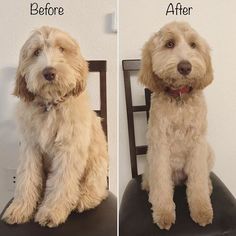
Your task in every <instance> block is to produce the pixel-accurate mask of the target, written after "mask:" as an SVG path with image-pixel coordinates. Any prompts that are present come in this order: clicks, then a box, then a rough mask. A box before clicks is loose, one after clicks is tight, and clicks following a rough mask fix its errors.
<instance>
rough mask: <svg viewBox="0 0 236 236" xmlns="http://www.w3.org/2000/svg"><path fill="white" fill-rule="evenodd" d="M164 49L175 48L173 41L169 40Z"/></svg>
mask: <svg viewBox="0 0 236 236" xmlns="http://www.w3.org/2000/svg"><path fill="white" fill-rule="evenodd" d="M165 47H166V48H174V47H175V42H174V41H173V40H169V41H168V42H167V43H166V44H165Z"/></svg>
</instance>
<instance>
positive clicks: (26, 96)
mask: <svg viewBox="0 0 236 236" xmlns="http://www.w3.org/2000/svg"><path fill="white" fill-rule="evenodd" d="M13 95H15V96H17V97H19V98H20V99H22V100H24V101H25V102H30V101H33V100H34V97H35V96H34V94H33V93H31V92H30V91H29V90H28V89H27V86H26V81H25V77H24V76H22V75H21V74H20V72H19V69H18V71H17V73H16V83H15V88H14V91H13Z"/></svg>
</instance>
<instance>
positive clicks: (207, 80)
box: [199, 47, 213, 89]
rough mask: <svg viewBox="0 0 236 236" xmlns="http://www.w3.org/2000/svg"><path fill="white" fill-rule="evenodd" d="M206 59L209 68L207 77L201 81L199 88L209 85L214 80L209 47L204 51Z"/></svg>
mask: <svg viewBox="0 0 236 236" xmlns="http://www.w3.org/2000/svg"><path fill="white" fill-rule="evenodd" d="M203 55H204V59H205V62H206V66H207V70H206V74H205V77H204V78H202V79H201V81H200V82H199V89H203V88H205V87H207V86H208V85H209V84H210V83H211V82H212V81H213V68H212V63H211V56H210V49H209V47H207V50H206V51H205V52H203Z"/></svg>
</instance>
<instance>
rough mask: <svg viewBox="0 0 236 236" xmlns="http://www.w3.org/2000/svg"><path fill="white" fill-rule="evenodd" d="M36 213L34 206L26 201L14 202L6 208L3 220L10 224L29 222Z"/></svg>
mask: <svg viewBox="0 0 236 236" xmlns="http://www.w3.org/2000/svg"><path fill="white" fill-rule="evenodd" d="M33 213H34V207H32V206H31V205H30V204H29V205H27V203H26V202H16V201H14V200H13V202H12V203H11V204H10V206H9V207H8V208H7V209H6V211H5V212H4V214H3V216H2V220H3V221H5V222H6V223H8V224H23V223H26V222H28V221H29V220H30V219H31V218H32V217H33Z"/></svg>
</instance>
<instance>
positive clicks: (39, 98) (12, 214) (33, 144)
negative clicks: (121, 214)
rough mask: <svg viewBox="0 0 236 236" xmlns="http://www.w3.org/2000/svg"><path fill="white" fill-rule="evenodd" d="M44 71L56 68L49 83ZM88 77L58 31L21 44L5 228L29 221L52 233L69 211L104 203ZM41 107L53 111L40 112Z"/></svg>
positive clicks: (103, 171) (98, 132)
mask: <svg viewBox="0 0 236 236" xmlns="http://www.w3.org/2000/svg"><path fill="white" fill-rule="evenodd" d="M37 50H39V54H36V53H35V51H37ZM46 67H53V68H55V69H56V78H55V80H54V81H47V80H46V79H44V78H43V74H42V71H43V69H44V68H46ZM87 73H88V65H87V62H86V61H85V60H84V59H83V57H82V56H81V54H80V49H79V46H78V44H77V43H76V42H75V40H74V39H72V38H71V37H70V36H69V35H68V34H66V33H64V32H62V31H60V30H58V29H55V28H50V27H42V28H40V29H38V30H36V31H35V32H34V33H33V34H32V36H31V37H30V38H29V39H28V40H27V41H26V43H25V44H24V46H23V48H22V50H21V53H20V61H19V66H18V70H17V78H16V86H15V90H14V94H15V95H16V96H18V97H19V98H20V102H19V104H18V106H17V112H16V114H17V119H18V124H19V129H20V132H21V134H22V139H21V146H20V151H21V154H20V165H19V168H18V170H17V184H16V190H15V195H14V200H13V202H12V203H11V205H10V206H9V207H8V209H7V210H6V211H5V213H4V215H3V219H4V220H5V221H6V222H7V223H9V224H14V223H18V224H20V223H24V222H27V221H29V220H31V219H32V218H34V220H35V221H36V222H38V223H39V224H41V225H43V226H48V227H55V226H57V225H59V224H61V223H63V222H65V220H66V219H67V217H68V215H69V214H70V212H71V211H72V210H77V211H79V212H82V211H84V210H87V209H90V208H94V207H96V206H97V205H98V204H99V203H100V202H101V201H102V200H103V199H105V198H106V196H107V190H106V187H107V168H108V154H107V144H106V139H105V135H104V133H103V131H102V127H101V120H100V118H98V117H97V116H96V114H95V113H94V112H93V111H92V110H91V107H90V104H89V99H88V96H87V92H86V89H85V87H86V79H87ZM47 104H56V105H53V106H52V107H51V108H50V109H49V110H48V111H46V110H45V107H47Z"/></svg>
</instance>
